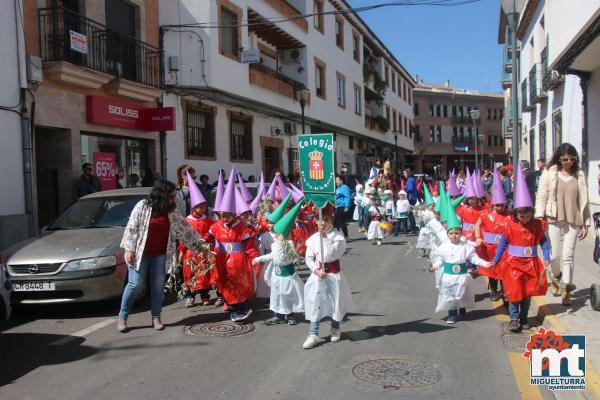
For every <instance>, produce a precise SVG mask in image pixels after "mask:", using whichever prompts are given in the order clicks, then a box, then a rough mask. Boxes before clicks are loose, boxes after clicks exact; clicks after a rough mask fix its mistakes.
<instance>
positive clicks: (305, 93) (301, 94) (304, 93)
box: [296, 88, 310, 135]
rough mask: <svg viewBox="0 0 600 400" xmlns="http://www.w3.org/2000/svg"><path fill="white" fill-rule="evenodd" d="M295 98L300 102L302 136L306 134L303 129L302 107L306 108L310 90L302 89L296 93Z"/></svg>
mask: <svg viewBox="0 0 600 400" xmlns="http://www.w3.org/2000/svg"><path fill="white" fill-rule="evenodd" d="M296 96H297V98H298V100H300V109H301V110H302V134H303V135H305V134H306V130H305V128H304V107H305V106H306V102H307V101H308V98H309V96H310V90H309V89H307V88H302V89H300V90H298V91H297V92H296Z"/></svg>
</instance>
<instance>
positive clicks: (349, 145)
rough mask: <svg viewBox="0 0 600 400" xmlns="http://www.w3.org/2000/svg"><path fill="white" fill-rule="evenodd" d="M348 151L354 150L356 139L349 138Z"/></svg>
mask: <svg viewBox="0 0 600 400" xmlns="http://www.w3.org/2000/svg"><path fill="white" fill-rule="evenodd" d="M348 149H349V150H354V138H353V137H352V136H349V137H348Z"/></svg>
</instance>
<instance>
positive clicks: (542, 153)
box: [531, 122, 546, 162]
mask: <svg viewBox="0 0 600 400" xmlns="http://www.w3.org/2000/svg"><path fill="white" fill-rule="evenodd" d="M538 158H541V159H542V160H545V159H546V122H542V123H540V155H539V157H538ZM531 162H533V159H532V160H531Z"/></svg>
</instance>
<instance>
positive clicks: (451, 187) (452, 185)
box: [448, 170, 460, 197]
mask: <svg viewBox="0 0 600 400" xmlns="http://www.w3.org/2000/svg"><path fill="white" fill-rule="evenodd" d="M448 192H449V193H450V196H453V197H454V196H460V189H459V188H458V186H457V185H456V175H454V170H452V171H451V172H450V176H449V177H448Z"/></svg>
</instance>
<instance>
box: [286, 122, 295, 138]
mask: <svg viewBox="0 0 600 400" xmlns="http://www.w3.org/2000/svg"><path fill="white" fill-rule="evenodd" d="M283 133H284V134H286V135H295V134H296V133H297V131H296V123H295V122H290V121H288V122H284V123H283Z"/></svg>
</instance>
